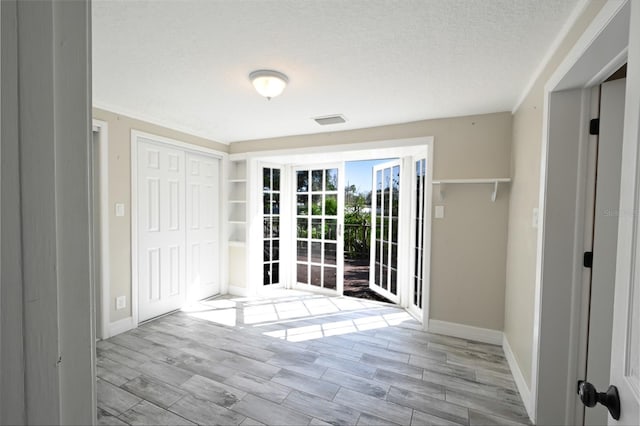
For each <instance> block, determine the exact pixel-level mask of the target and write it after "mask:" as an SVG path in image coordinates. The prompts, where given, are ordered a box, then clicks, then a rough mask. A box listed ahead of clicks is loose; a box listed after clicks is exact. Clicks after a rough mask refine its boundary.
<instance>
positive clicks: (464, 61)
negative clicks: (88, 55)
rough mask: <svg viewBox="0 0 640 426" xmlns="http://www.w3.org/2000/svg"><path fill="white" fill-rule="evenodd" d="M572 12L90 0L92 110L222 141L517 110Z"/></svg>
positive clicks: (497, 4) (521, 1)
mask: <svg viewBox="0 0 640 426" xmlns="http://www.w3.org/2000/svg"><path fill="white" fill-rule="evenodd" d="M576 3H577V0H417V1H412V0H401V1H391V0H384V1H380V0H367V1H364V0H308V1H305V0H262V1H258V0H256V1H245V0H226V1H213V0H208V1H166V0H165V1H130V0H127V1H114V0H109V1H100V0H98V1H95V0H94V2H93V97H94V104H95V105H96V106H98V107H102V108H107V109H110V110H113V111H115V112H119V113H122V114H127V115H131V116H133V117H136V118H141V119H145V120H148V121H151V122H154V123H158V124H162V125H164V126H166V127H171V128H174V129H177V130H183V131H187V132H189V133H193V134H196V135H200V136H204V137H208V138H210V139H213V140H217V141H219V142H224V143H229V142H234V141H239V140H246V139H258V138H268V137H276V136H285V135H294V134H307V133H319V132H327V131H338V130H346V129H355V128H363V127H372V126H379V125H384V124H394V123H402V122H409V121H416V120H422V119H428V118H437V117H451V116H459V115H467V114H476V113H487V112H496V111H505V110H511V109H512V108H513V107H514V105H515V103H516V102H517V99H518V97H519V96H520V95H521V93H522V91H523V90H524V88H525V86H526V85H527V83H528V82H529V80H530V79H531V77H532V75H533V73H534V71H535V70H536V69H537V68H538V66H539V64H540V62H541V61H542V59H543V58H544V56H545V54H546V53H547V51H548V49H549V47H550V45H551V44H552V42H553V41H554V39H555V38H556V37H557V35H558V34H559V33H560V31H561V28H562V27H563V25H564V24H565V22H566V21H567V19H568V18H569V15H570V14H571V11H572V10H573V8H574V7H576ZM260 68H272V69H275V70H278V71H281V72H284V73H285V74H287V75H288V76H289V79H290V83H289V85H288V87H287V88H286V89H285V91H284V93H283V94H282V96H280V97H278V98H275V99H273V100H271V101H267V100H266V99H264V98H262V97H260V96H259V95H258V94H257V93H256V92H255V90H254V89H253V86H252V85H251V83H250V82H249V80H248V74H249V73H250V72H251V71H253V70H256V69H260ZM330 114H343V115H344V116H345V117H346V118H347V120H348V121H347V123H344V124H337V125H333V126H319V125H318V124H317V123H316V122H315V121H313V120H312V118H313V117H317V116H325V115H330Z"/></svg>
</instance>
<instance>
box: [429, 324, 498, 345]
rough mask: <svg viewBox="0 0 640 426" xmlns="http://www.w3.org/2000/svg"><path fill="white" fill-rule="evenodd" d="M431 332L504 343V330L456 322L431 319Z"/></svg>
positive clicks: (490, 342) (484, 341)
mask: <svg viewBox="0 0 640 426" xmlns="http://www.w3.org/2000/svg"><path fill="white" fill-rule="evenodd" d="M427 331H428V332H429V333H436V334H444V335H446V336H452V337H459V338H461V339H468V340H475V341H477V342H482V343H489V344H492V345H502V331H500V330H492V329H490V328H480V327H473V326H470V325H465V324H458V323H455V322H448V321H440V320H434V319H432V320H429V328H428V330H427Z"/></svg>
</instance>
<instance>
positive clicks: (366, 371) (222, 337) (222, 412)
mask: <svg viewBox="0 0 640 426" xmlns="http://www.w3.org/2000/svg"><path fill="white" fill-rule="evenodd" d="M97 355H98V356H97V375H98V378H97V382H98V383H97V388H98V412H99V422H100V424H118V425H122V424H132V425H133V424H163V425H164V424H171V425H174V424H207V425H209V424H222V425H236V424H241V425H259V424H267V425H324V424H334V425H337V424H345V425H386V424H398V425H431V424H433V425H454V424H461V425H485V424H486V425H489V424H490V425H497V424H505V425H511V424H528V417H527V415H526V411H525V409H524V407H523V404H522V401H521V399H520V395H519V394H518V391H517V390H516V386H515V384H514V381H513V378H512V376H511V373H510V371H509V367H508V366H507V363H506V361H505V358H504V354H503V352H502V349H501V348H500V347H498V346H492V345H487V344H483V343H477V342H472V341H467V340H462V339H456V338H451V337H445V336H439V335H435V334H429V333H425V332H423V331H421V326H420V325H419V323H418V322H417V321H415V320H414V319H413V318H412V317H411V316H409V315H408V314H407V313H406V312H405V311H403V310H402V309H399V308H397V307H395V306H392V305H387V304H382V303H379V302H373V301H367V300H359V299H352V298H347V297H327V296H320V295H313V294H308V293H300V292H286V291H280V292H278V293H274V295H273V296H272V297H269V298H252V299H248V298H237V297H233V296H224V297H221V298H217V299H214V300H210V301H207V302H200V303H199V304H197V305H195V306H193V307H191V308H189V309H186V310H183V311H181V312H178V313H174V314H171V315H168V316H165V317H163V318H159V319H156V320H154V321H150V322H148V323H146V324H144V325H142V326H140V327H139V328H137V329H135V330H131V331H129V332H127V333H124V334H120V335H118V336H115V337H113V338H110V339H108V340H104V341H101V342H99V343H98V354H97Z"/></svg>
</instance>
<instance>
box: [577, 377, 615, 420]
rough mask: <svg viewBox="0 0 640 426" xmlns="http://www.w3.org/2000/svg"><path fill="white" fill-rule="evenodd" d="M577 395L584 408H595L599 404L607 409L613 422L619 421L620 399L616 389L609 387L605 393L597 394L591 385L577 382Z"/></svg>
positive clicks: (580, 381) (582, 381) (581, 381)
mask: <svg viewBox="0 0 640 426" xmlns="http://www.w3.org/2000/svg"><path fill="white" fill-rule="evenodd" d="M578 395H580V400H581V401H582V403H583V404H584V405H585V406H587V407H595V406H596V404H597V403H598V402H599V403H600V404H602V405H604V406H605V407H607V408H608V409H609V414H611V417H613V418H614V419H615V420H619V419H620V397H619V396H618V388H616V387H615V386H613V385H611V386H609V389H607V391H606V392H598V391H597V390H596V388H595V386H593V385H592V384H591V383H589V382H585V381H584V380H579V381H578Z"/></svg>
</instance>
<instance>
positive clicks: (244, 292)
mask: <svg viewBox="0 0 640 426" xmlns="http://www.w3.org/2000/svg"><path fill="white" fill-rule="evenodd" d="M228 291H229V294H232V295H234V296H242V297H247V296H249V290H248V289H247V288H246V287H237V286H235V285H229V289H228Z"/></svg>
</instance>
